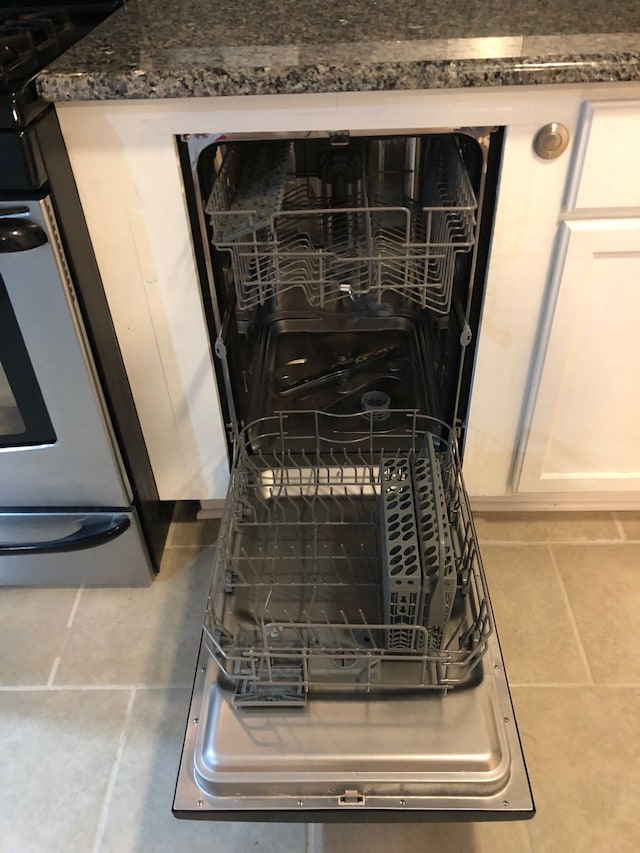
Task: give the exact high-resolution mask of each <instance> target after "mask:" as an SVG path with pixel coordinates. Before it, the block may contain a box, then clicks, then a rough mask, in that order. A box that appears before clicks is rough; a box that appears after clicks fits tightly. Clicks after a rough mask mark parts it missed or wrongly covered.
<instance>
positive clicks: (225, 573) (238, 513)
mask: <svg viewBox="0 0 640 853" xmlns="http://www.w3.org/2000/svg"><path fill="white" fill-rule="evenodd" d="M301 414H302V415H304V418H303V420H302V421H301V420H300V416H301ZM301 425H304V430H303V431H302V430H301ZM292 434H295V437H296V443H295V444H292ZM409 516H412V517H413V518H412V520H409ZM491 631H492V618H491V611H490V607H489V604H488V596H487V592H486V585H485V580H484V575H483V571H482V567H481V563H480V555H479V552H478V546H477V542H476V539H475V533H474V527H473V522H472V520H471V515H470V510H469V505H468V499H467V497H466V493H465V491H464V487H463V484H462V479H461V475H460V469H459V463H458V456H457V451H456V445H455V440H454V438H453V436H452V433H451V431H450V430H449V428H448V427H447V426H446V425H445V424H443V423H441V422H439V421H436V420H434V419H432V418H429V417H426V416H423V415H419V414H417V413H416V412H410V411H409V412H406V411H389V412H388V413H385V418H384V419H381V418H376V417H375V416H374V414H372V413H369V412H362V413H358V414H356V415H328V414H326V413H320V412H305V413H300V412H295V413H294V412H291V413H281V414H279V415H277V416H272V417H268V418H263V419H261V420H259V421H256V422H254V423H253V424H251V425H249V426H248V427H247V428H246V429H245V430H244V431H243V433H242V434H241V436H240V438H239V440H238V442H237V444H236V458H235V461H234V470H233V474H232V480H231V485H230V489H229V496H228V501H227V510H226V514H225V517H224V519H223V524H222V528H221V532H220V536H219V538H218V545H217V548H216V555H215V558H214V568H213V576H212V582H211V591H210V595H209V601H208V605H207V612H206V617H205V624H204V638H205V644H206V647H207V648H208V650H209V652H210V653H211V655H212V656H213V657H214V658H215V660H216V662H217V663H218V665H219V667H220V670H221V674H222V677H223V680H226V681H227V682H228V683H229V684H230V685H232V686H233V687H235V691H236V693H235V701H236V704H238V705H240V706H252V705H265V704H275V703H277V704H279V705H283V704H284V705H291V706H295V705H301V704H304V702H305V700H306V697H307V692H308V690H309V689H310V688H313V689H323V690H331V691H335V690H348V691H349V692H351V693H353V692H357V691H364V692H366V693H369V692H372V691H381V690H382V691H385V690H415V689H437V690H445V691H446V690H447V689H449V688H451V687H454V686H456V685H459V684H469V683H472V679H473V678H474V673H475V672H476V667H477V665H478V663H479V661H480V659H481V657H482V655H483V654H484V651H485V649H486V640H487V637H488V636H489V634H490V633H491Z"/></svg>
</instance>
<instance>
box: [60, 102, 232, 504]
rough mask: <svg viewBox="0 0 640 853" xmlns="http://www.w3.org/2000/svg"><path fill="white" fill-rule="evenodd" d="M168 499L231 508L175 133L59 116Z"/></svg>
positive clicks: (64, 111) (112, 114)
mask: <svg viewBox="0 0 640 853" xmlns="http://www.w3.org/2000/svg"><path fill="white" fill-rule="evenodd" d="M58 114H59V119H60V124H61V127H62V132H63V135H64V138H65V143H66V146H67V149H68V152H69V158H70V161H71V165H72V168H73V172H74V176H75V179H76V183H77V186H78V192H79V195H80V199H81V201H82V206H83V210H84V214H85V217H86V220H87V224H88V227H89V232H90V234H91V239H92V243H93V247H94V251H95V254H96V258H97V261H98V266H99V268H100V273H101V276H102V279H103V282H104V286H105V291H106V295H107V300H108V303H109V309H110V311H111V314H112V317H113V321H114V326H115V329H116V334H117V337H118V341H119V344H120V347H121V350H122V355H123V360H124V362H125V366H126V370H127V375H128V377H129V382H130V384H131V389H132V393H133V396H134V400H135V403H136V407H137V410H138V415H139V417H140V422H141V425H142V430H143V433H144V436H145V440H146V443H147V447H148V450H149V456H150V459H151V464H152V468H153V472H154V475H155V478H156V482H157V485H158V492H159V495H160V498H161V499H163V500H178V499H190V498H193V499H215V498H221V497H224V494H225V490H226V482H227V477H228V473H227V471H228V463H227V453H226V442H225V437H224V427H223V423H222V417H221V414H220V404H219V400H218V395H217V387H216V384H215V376H214V371H213V366H212V354H211V349H210V344H209V340H208V335H207V331H206V328H205V323H204V318H203V312H202V304H201V296H200V290H199V285H198V280H197V275H196V271H195V267H194V262H193V251H192V246H191V237H190V234H189V228H188V221H187V216H186V212H185V205H184V199H183V193H182V186H181V182H180V175H179V167H178V160H177V156H176V151H175V143H174V138H173V135H172V133H171V128H169V127H164V126H163V120H162V116H159V117H158V119H157V120H155V121H152V122H150V121H144V120H142V119H141V117H140V116H135V114H132V113H131V112H119V111H118V110H117V109H116V110H112V109H110V108H109V106H108V105H107V106H103V105H101V104H90V105H87V106H85V107H84V108H78V106H77V105H73V104H72V105H70V106H64V105H62V106H61V107H59V109H58Z"/></svg>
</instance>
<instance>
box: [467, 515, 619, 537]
mask: <svg viewBox="0 0 640 853" xmlns="http://www.w3.org/2000/svg"><path fill="white" fill-rule="evenodd" d="M473 518H474V520H475V524H476V530H477V532H478V538H479V539H480V541H481V542H596V541H598V540H616V541H619V540H620V533H619V531H618V528H617V526H616V523H615V521H614V518H613V516H612V514H611V513H610V512H500V513H497V512H474V514H473Z"/></svg>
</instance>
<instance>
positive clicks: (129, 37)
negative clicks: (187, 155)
mask: <svg viewBox="0 0 640 853" xmlns="http://www.w3.org/2000/svg"><path fill="white" fill-rule="evenodd" d="M633 80H635V81H640V2H639V0H631V2H630V0H580V2H579V3H576V2H574V0H460V2H458V3H451V2H450V0H404V2H395V1H394V0H355V2H349V0H323V2H321V3H318V2H316V0H260V2H258V0H216V2H213V0H127V4H126V7H124V8H122V9H120V10H118V11H117V12H116V13H115V14H113V15H112V16H111V17H110V18H109V19H108V20H106V21H105V22H104V23H103V24H101V25H100V26H99V27H98V28H97V29H95V30H94V31H93V32H92V33H90V34H89V36H87V37H86V38H85V39H83V40H82V41H81V42H79V43H78V44H77V45H75V46H74V47H72V48H71V49H70V50H68V51H67V52H66V53H65V54H64V55H63V56H61V57H60V58H59V59H57V60H56V61H55V62H54V63H52V64H51V65H50V66H49V67H48V68H47V69H45V70H44V71H43V72H42V74H41V75H40V77H39V79H38V82H37V85H38V88H39V91H40V92H41V94H42V95H43V96H44V97H45V98H47V99H49V100H52V101H66V100H103V99H112V98H176V97H192V96H196V97H203V96H217V95H265V94H291V93H305V92H349V91H376V90H391V89H442V88H462V87H471V86H512V85H531V84H543V83H545V84H546V83H591V82H615V81H633Z"/></svg>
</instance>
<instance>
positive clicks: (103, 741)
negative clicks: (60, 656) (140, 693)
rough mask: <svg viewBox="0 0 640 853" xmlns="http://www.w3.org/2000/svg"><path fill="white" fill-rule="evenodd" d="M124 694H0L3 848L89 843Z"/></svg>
mask: <svg viewBox="0 0 640 853" xmlns="http://www.w3.org/2000/svg"><path fill="white" fill-rule="evenodd" d="M128 699H129V694H128V692H126V691H102V690H84V691H77V690H65V691H38V692H34V691H25V692H3V693H0V743H1V744H2V746H1V747H0V790H1V791H2V809H1V810H0V851H1V853H45V851H46V853H58V851H59V853H74V851H78V853H88V851H90V850H91V849H92V847H93V843H94V838H95V834H96V830H97V827H98V824H99V820H100V812H101V809H102V804H103V801H104V796H105V792H106V790H107V784H108V781H109V774H110V772H111V767H112V764H113V760H114V758H115V754H116V750H117V747H118V740H119V738H120V733H121V730H122V726H123V723H124V718H125V711H126V707H127V702H128Z"/></svg>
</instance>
